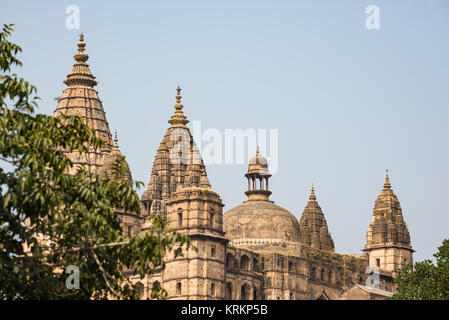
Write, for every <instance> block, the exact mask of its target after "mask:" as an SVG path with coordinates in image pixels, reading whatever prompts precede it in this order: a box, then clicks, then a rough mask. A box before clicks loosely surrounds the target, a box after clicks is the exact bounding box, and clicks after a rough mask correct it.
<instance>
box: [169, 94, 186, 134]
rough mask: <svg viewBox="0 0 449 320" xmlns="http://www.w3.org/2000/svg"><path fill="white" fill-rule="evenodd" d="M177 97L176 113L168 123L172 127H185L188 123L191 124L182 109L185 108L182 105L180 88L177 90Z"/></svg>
mask: <svg viewBox="0 0 449 320" xmlns="http://www.w3.org/2000/svg"><path fill="white" fill-rule="evenodd" d="M176 91H177V95H176V104H175V105H174V107H175V110H176V111H175V113H174V114H173V115H172V117H171V119H170V120H168V123H170V124H171V125H172V126H182V127H183V126H185V125H186V124H187V123H189V120H187V118H186V116H185V115H184V112H182V108H183V107H184V106H183V105H182V103H181V98H182V96H181V88H180V87H179V86H178V87H177V88H176Z"/></svg>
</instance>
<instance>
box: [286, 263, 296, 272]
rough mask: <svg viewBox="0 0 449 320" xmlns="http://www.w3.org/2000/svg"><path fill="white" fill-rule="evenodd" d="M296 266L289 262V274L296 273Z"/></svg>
mask: <svg viewBox="0 0 449 320" xmlns="http://www.w3.org/2000/svg"><path fill="white" fill-rule="evenodd" d="M294 271H295V266H294V265H293V262H291V261H289V263H288V272H294Z"/></svg>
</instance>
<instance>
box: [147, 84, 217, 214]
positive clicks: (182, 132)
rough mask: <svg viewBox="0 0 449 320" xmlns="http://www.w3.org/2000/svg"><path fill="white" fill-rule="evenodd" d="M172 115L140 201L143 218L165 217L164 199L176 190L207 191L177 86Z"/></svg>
mask: <svg viewBox="0 0 449 320" xmlns="http://www.w3.org/2000/svg"><path fill="white" fill-rule="evenodd" d="M176 90H177V95H176V104H175V105H174V108H175V113H174V114H173V116H172V117H171V119H170V120H169V121H168V123H169V124H170V127H169V128H168V129H167V132H166V133H165V135H164V138H163V139H162V141H161V143H160V145H159V148H158V150H157V153H156V156H155V159H154V162H153V168H152V170H151V178H150V183H149V184H148V187H147V189H146V190H145V191H144V193H143V194H142V197H141V202H142V209H143V212H144V215H149V214H157V215H161V216H163V217H165V216H166V215H167V208H166V205H167V203H166V202H167V199H168V198H169V197H170V196H171V195H172V194H173V193H175V192H176V190H177V189H178V188H179V187H188V186H190V185H201V187H204V188H210V183H209V180H208V178H207V174H206V168H205V166H204V163H203V160H202V159H201V157H200V156H199V152H198V149H197V147H196V145H195V143H194V141H193V137H192V134H191V133H190V130H189V129H188V128H187V127H186V124H187V123H188V122H189V120H187V118H186V116H185V115H184V113H183V112H182V108H183V105H182V104H181V88H180V87H179V86H178V88H177V89H176Z"/></svg>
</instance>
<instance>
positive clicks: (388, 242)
mask: <svg viewBox="0 0 449 320" xmlns="http://www.w3.org/2000/svg"><path fill="white" fill-rule="evenodd" d="M363 251H365V252H367V253H368V255H369V264H370V265H371V266H377V267H379V268H380V269H382V270H386V271H391V272H396V271H397V270H398V269H400V268H402V267H403V266H404V265H405V264H408V263H413V252H414V250H413V249H412V247H411V245H410V233H409V231H408V228H407V225H406V224H405V222H404V217H403V215H402V209H401V205H400V203H399V200H398V198H397V197H396V195H395V194H394V192H393V190H392V188H391V184H390V178H389V176H388V170H387V174H386V177H385V183H384V187H383V189H382V191H381V192H380V194H379V196H378V197H377V199H376V202H375V204H374V210H373V218H372V221H371V224H370V226H369V227H368V231H367V233H366V246H365V248H364V250H363Z"/></svg>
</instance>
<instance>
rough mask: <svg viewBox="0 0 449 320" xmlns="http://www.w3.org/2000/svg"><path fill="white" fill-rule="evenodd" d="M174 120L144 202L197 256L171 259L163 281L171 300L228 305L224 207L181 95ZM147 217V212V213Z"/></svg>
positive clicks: (159, 155) (170, 257)
mask: <svg viewBox="0 0 449 320" xmlns="http://www.w3.org/2000/svg"><path fill="white" fill-rule="evenodd" d="M177 91H178V95H177V96H176V99H177V103H176V104H175V109H176V111H175V114H174V115H173V116H172V118H171V120H170V121H169V123H170V124H171V127H170V128H169V129H168V131H167V134H166V135H165V137H164V140H163V141H162V143H161V146H160V147H159V150H158V153H157V155H156V160H155V164H154V166H153V172H152V176H151V182H150V185H149V186H148V189H147V191H146V193H145V194H144V197H142V202H143V203H144V206H146V208H147V210H148V208H149V209H150V210H149V212H151V213H156V214H161V215H164V214H165V217H166V218H167V220H168V223H169V225H168V227H167V230H168V231H171V230H175V231H178V232H182V233H185V234H188V235H189V236H190V238H191V239H192V244H193V246H195V247H196V248H197V249H198V250H193V249H190V250H188V251H186V252H184V253H183V254H184V255H183V256H182V257H177V258H176V259H175V258H174V255H173V253H171V254H170V255H169V256H168V257H166V259H165V262H166V267H165V270H164V272H163V275H162V277H163V278H162V282H163V285H164V288H165V289H166V290H167V291H168V294H169V298H172V299H196V300H197V299H223V298H224V296H225V278H226V274H225V263H224V262H225V256H226V244H227V243H228V240H227V239H226V238H225V237H224V232H223V212H222V208H223V204H222V201H221V199H220V196H219V195H218V194H217V193H215V192H214V191H212V189H211V186H210V183H209V180H208V179H207V175H206V170H205V167H204V164H203V161H202V159H201V155H200V153H199V151H198V149H197V148H196V146H195V144H194V142H193V139H192V135H191V134H190V131H189V129H187V127H186V126H185V125H186V124H187V122H188V120H187V119H186V117H185V116H184V114H183V113H182V111H181V109H182V104H181V96H180V91H181V89H180V88H179V87H178V89H177ZM147 212H148V211H147Z"/></svg>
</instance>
